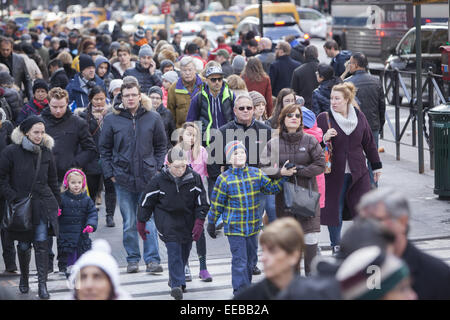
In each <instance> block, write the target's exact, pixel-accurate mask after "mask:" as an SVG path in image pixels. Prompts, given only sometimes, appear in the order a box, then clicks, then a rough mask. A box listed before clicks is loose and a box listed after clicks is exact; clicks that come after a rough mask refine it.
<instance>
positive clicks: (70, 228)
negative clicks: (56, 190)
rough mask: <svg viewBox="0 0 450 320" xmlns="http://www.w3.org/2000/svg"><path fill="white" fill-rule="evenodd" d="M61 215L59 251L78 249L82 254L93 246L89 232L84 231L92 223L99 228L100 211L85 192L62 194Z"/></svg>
mask: <svg viewBox="0 0 450 320" xmlns="http://www.w3.org/2000/svg"><path fill="white" fill-rule="evenodd" d="M61 212H62V213H61V216H59V217H58V223H59V237H58V252H72V251H73V250H74V249H78V252H79V254H82V253H84V252H86V251H87V250H89V249H90V248H91V239H89V234H88V233H82V232H83V230H84V228H86V227H87V226H88V225H90V226H91V227H92V228H94V231H95V230H96V229H97V224H98V212H97V208H96V207H95V204H94V201H92V199H91V198H90V197H89V196H88V195H87V193H86V192H83V193H81V194H79V195H74V194H73V193H71V192H70V191H66V192H64V193H62V194H61Z"/></svg>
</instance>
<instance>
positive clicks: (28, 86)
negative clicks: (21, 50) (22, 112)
mask: <svg viewBox="0 0 450 320" xmlns="http://www.w3.org/2000/svg"><path fill="white" fill-rule="evenodd" d="M0 62H2V63H4V64H6V65H7V66H8V68H9V70H11V74H12V76H13V78H14V84H15V85H16V86H17V87H19V88H22V84H23V87H24V91H23V93H24V95H25V96H26V97H27V98H28V100H31V99H32V97H33V85H32V81H31V77H30V74H29V73H28V71H27V67H26V65H25V60H24V59H23V58H22V57H21V56H20V55H18V54H16V53H12V57H11V56H10V57H7V58H4V57H2V58H1V59H0ZM11 63H12V65H11ZM22 104H23V103H21V104H20V105H22Z"/></svg>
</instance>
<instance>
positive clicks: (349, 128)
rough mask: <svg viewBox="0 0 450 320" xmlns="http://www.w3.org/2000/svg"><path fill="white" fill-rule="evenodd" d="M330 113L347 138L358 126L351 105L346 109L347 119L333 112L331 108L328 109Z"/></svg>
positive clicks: (353, 108)
mask: <svg viewBox="0 0 450 320" xmlns="http://www.w3.org/2000/svg"><path fill="white" fill-rule="evenodd" d="M330 111H331V113H332V114H333V117H334V119H335V120H336V122H337V124H338V125H339V127H340V128H341V129H342V131H344V133H345V134H346V135H348V136H349V135H350V134H351V133H352V132H353V131H354V130H355V128H356V126H357V125H358V117H357V115H356V111H355V107H353V106H352V105H350V106H349V107H348V115H347V118H345V117H344V116H343V115H342V114H340V113H338V112H336V111H334V110H333V108H330Z"/></svg>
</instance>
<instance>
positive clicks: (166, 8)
mask: <svg viewBox="0 0 450 320" xmlns="http://www.w3.org/2000/svg"><path fill="white" fill-rule="evenodd" d="M161 13H162V14H170V2H163V3H162V4H161Z"/></svg>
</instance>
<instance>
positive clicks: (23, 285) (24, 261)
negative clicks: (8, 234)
mask: <svg viewBox="0 0 450 320" xmlns="http://www.w3.org/2000/svg"><path fill="white" fill-rule="evenodd" d="M17 256H18V257H19V267H20V282H19V290H20V292H21V293H28V291H29V290H30V287H29V285H28V276H29V274H30V260H31V248H28V249H27V250H26V251H22V250H20V247H19V246H17Z"/></svg>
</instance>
